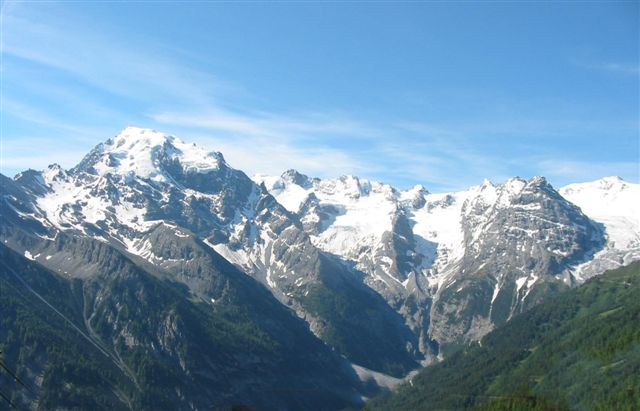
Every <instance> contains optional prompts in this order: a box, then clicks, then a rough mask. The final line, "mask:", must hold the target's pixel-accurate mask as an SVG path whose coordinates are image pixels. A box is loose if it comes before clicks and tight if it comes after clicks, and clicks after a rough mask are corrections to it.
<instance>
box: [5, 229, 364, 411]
mask: <svg viewBox="0 0 640 411" xmlns="http://www.w3.org/2000/svg"><path fill="white" fill-rule="evenodd" d="M60 236H61V237H64V236H65V234H64V233H61V234H60ZM65 249H66V250H69V251H71V250H75V251H76V252H78V253H80V252H82V254H83V256H84V258H82V259H80V258H78V259H76V264H79V265H81V266H84V267H90V266H93V267H94V269H95V274H93V275H91V276H90V277H86V278H84V279H83V280H79V279H73V278H69V276H67V275H64V274H63V275H59V274H57V273H54V272H51V271H49V270H46V269H45V268H44V267H42V266H41V265H40V264H39V263H37V262H34V261H29V260H28V259H27V258H24V257H21V256H19V255H18V254H16V253H15V252H13V251H11V250H10V249H8V248H7V247H5V246H4V245H0V256H1V257H2V258H1V260H0V285H1V286H0V307H2V312H3V321H4V323H3V324H4V326H3V328H2V330H1V331H0V345H1V346H2V348H3V356H2V359H3V363H4V364H6V365H7V366H8V367H10V369H13V370H17V372H18V374H19V377H20V378H21V379H22V380H23V381H25V382H26V386H27V387H29V388H24V387H22V386H20V385H18V384H15V383H14V382H13V381H7V384H3V385H2V387H3V393H4V394H5V395H8V396H9V398H12V399H13V401H14V402H15V403H16V404H19V406H20V407H21V408H22V407H24V409H27V408H28V409H42V408H44V409H58V408H80V409H105V410H110V409H131V410H139V409H148V410H155V409H176V410H193V409H210V408H212V407H213V408H214V409H218V408H219V409H228V408H230V407H231V406H234V405H244V406H251V407H255V408H258V409H274V410H275V409H278V410H283V409H290V410H298V409H310V410H311V409H328V410H330V409H337V408H341V407H344V406H347V405H353V404H357V402H358V394H357V391H356V389H358V387H359V385H358V382H357V380H356V378H355V374H354V373H353V371H352V370H350V368H349V367H348V366H347V364H345V362H344V360H342V359H341V358H339V357H338V356H336V355H335V353H333V352H331V350H329V349H328V347H326V345H324V344H323V343H322V342H321V341H320V340H318V339H317V338H315V337H314V336H313V335H312V334H311V333H309V332H308V330H307V329H306V327H305V326H304V324H303V323H302V321H300V320H299V319H297V318H295V317H294V316H293V315H291V313H290V312H288V310H286V309H285V308H284V307H282V305H281V304H279V303H278V302H277V301H276V300H275V299H274V298H273V297H272V296H271V295H270V294H269V293H268V292H267V291H266V290H265V289H264V288H263V287H260V286H257V284H254V285H253V286H252V284H251V283H252V282H253V283H255V281H253V280H251V279H250V278H248V277H246V276H243V275H242V274H241V273H239V272H237V270H236V269H235V268H234V267H232V266H231V265H230V264H228V263H226V265H225V263H222V264H219V262H216V261H210V264H209V266H210V267H212V269H214V268H215V269H217V270H219V277H220V278H219V280H220V281H222V282H224V286H223V287H222V290H221V293H220V297H219V298H218V299H217V300H213V299H212V300H210V301H197V300H194V299H193V298H192V297H191V296H190V295H189V293H188V292H187V291H186V290H185V289H184V288H182V287H179V286H177V285H176V283H174V282H171V281H167V280H164V281H163V280H161V279H159V278H158V277H157V276H155V275H150V274H149V273H147V272H145V271H144V270H141V269H140V268H139V267H137V266H136V265H134V264H133V263H132V262H131V261H129V260H128V259H127V258H126V257H125V256H124V255H121V254H120V253H119V252H118V251H117V250H115V249H113V248H111V247H110V246H109V245H106V244H103V243H100V242H96V241H95V240H91V239H86V238H85V239H80V240H77V241H71V242H70V243H69V244H67V245H66V246H65ZM2 378H4V374H2ZM310 387H313V388H312V389H310ZM7 390H9V391H7Z"/></svg>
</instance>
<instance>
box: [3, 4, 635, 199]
mask: <svg viewBox="0 0 640 411" xmlns="http://www.w3.org/2000/svg"><path fill="white" fill-rule="evenodd" d="M1 15H2V24H1V27H2V130H1V131H2V147H1V152H2V164H1V167H0V168H1V170H0V171H1V172H2V173H3V174H6V175H13V174H15V173H16V172H18V171H21V170H23V169H26V168H35V169H42V168H44V167H46V166H47V165H48V164H50V163H53V162H57V163H60V164H62V165H63V166H65V167H72V166H73V165H75V164H76V163H77V162H78V161H79V160H80V159H81V158H82V156H83V155H84V154H85V153H86V152H87V151H89V150H90V149H91V148H92V147H93V146H95V145H96V144H98V143H99V142H101V141H104V140H106V139H108V138H110V137H112V136H113V135H115V134H117V132H118V131H119V130H120V129H122V128H123V127H125V126H126V125H130V124H131V125H137V126H141V127H150V128H154V129H157V130H162V131H167V132H169V133H173V134H176V135H178V136H180V137H181V138H182V139H183V140H185V141H193V142H196V143H198V144H201V145H203V146H205V147H207V148H210V149H212V150H217V151H221V152H222V153H223V154H224V155H225V157H226V158H227V161H228V162H229V163H230V164H231V165H232V166H234V167H236V168H240V169H242V170H244V171H245V172H247V173H248V174H250V175H251V174H253V173H258V172H260V173H266V174H280V173H281V172H282V171H284V170H285V169H287V168H296V169H298V170H300V171H301V172H304V173H307V174H309V175H312V176H318V177H335V176H339V175H342V174H356V175H359V176H363V177H367V178H371V179H377V180H382V181H385V182H389V183H392V184H394V185H396V186H398V187H402V188H404V187H408V186H412V185H414V184H417V183H421V184H423V185H425V186H426V187H427V188H428V189H430V190H431V191H444V190H453V189H460V188H464V187H466V186H469V185H473V184H478V183H480V182H481V181H482V180H483V179H484V178H488V179H490V180H492V181H495V182H500V181H503V180H504V179H506V178H509V177H511V176H515V175H519V176H521V177H525V178H528V177H532V176H535V175H544V176H546V177H547V178H548V179H549V180H550V181H551V182H552V183H553V184H555V185H558V186H559V185H563V184H567V183H570V182H579V181H588V180H593V179H596V178H600V177H603V176H608V175H620V176H621V177H623V178H625V179H626V180H629V181H634V182H638V180H639V170H638V163H639V156H640V148H639V139H640V137H639V130H640V121H639V101H638V100H639V92H640V86H639V76H640V65H639V54H638V53H639V52H638V50H639V35H640V34H639V31H640V29H639V23H638V22H639V21H640V11H639V3H638V2H617V3H616V2H602V3H599V2H564V3H561V4H558V3H554V2H530V3H527V2H518V3H515V2H487V3H482V4H477V3H474V2H458V3H454V2H447V3H416V2H408V3H398V2H389V3H385V2H375V3H373V2H372V3H367V2H324V3H321V2H315V3H314V2H281V3H268V4H267V3H260V2H243V3H230V2H218V3H207V2H181V3H178V2H175V3H174V2H133V3H121V2H102V3H98V2H88V1H87V2H71V1H68V2H12V1H5V2H3V3H2V11H1Z"/></svg>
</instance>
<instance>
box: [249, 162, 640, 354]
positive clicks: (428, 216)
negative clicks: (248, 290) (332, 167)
mask: <svg viewBox="0 0 640 411" xmlns="http://www.w3.org/2000/svg"><path fill="white" fill-rule="evenodd" d="M254 179H255V180H256V181H257V182H260V183H261V184H264V185H265V187H266V188H267V189H268V190H269V192H270V193H272V194H273V196H274V197H275V198H276V199H277V200H278V201H279V202H280V203H281V204H283V205H284V206H285V207H287V209H288V210H289V211H291V212H292V213H296V215H297V216H298V217H299V219H300V221H302V222H303V223H304V224H303V228H304V230H305V231H306V232H307V233H308V234H309V236H310V238H311V241H312V242H313V243H314V244H315V245H316V246H317V247H318V248H320V249H322V250H324V251H326V252H329V253H332V254H334V255H337V256H339V257H341V259H342V260H343V262H344V264H346V265H348V266H351V267H353V269H354V270H355V271H357V272H359V273H360V274H361V275H362V276H363V281H364V282H365V283H366V284H367V285H369V286H370V287H371V288H372V289H374V290H376V291H377V292H378V293H379V294H380V295H382V296H383V297H384V298H385V299H386V300H387V301H388V303H389V305H390V306H392V307H393V308H394V309H395V310H396V311H397V312H398V313H400V314H401V315H402V316H403V318H404V319H405V322H406V324H407V325H408V326H409V327H410V328H411V329H412V330H413V332H414V333H415V334H416V335H417V336H418V338H419V346H420V349H421V351H422V352H423V353H425V354H426V356H427V361H429V359H432V358H433V357H434V356H436V355H437V354H438V346H439V345H442V344H444V345H445V346H446V345H449V346H451V345H453V346H456V345H458V344H462V343H465V342H468V341H471V340H476V339H479V338H480V337H482V336H483V335H484V334H486V333H487V332H489V331H490V330H492V329H493V328H494V327H495V326H496V325H499V324H502V323H504V322H505V321H506V320H507V319H509V318H511V317H512V316H513V315H515V314H518V313H520V312H522V311H524V310H526V309H528V308H529V307H531V306H533V305H535V304H537V303H538V302H539V301H540V300H542V299H544V298H546V297H548V296H550V295H552V294H554V293H556V292H558V291H560V290H562V289H564V288H567V287H571V286H575V285H578V284H580V283H581V282H582V281H584V279H585V278H588V275H582V274H581V273H585V272H586V270H587V269H586V268H584V267H599V266H601V265H602V264H603V261H609V257H607V256H611V252H608V253H603V252H602V250H605V249H616V250H620V249H624V250H626V251H623V253H624V255H626V256H628V257H627V259H626V260H625V259H624V258H621V259H619V262H617V263H614V265H615V264H623V263H624V262H625V261H627V262H628V260H629V259H633V257H632V256H633V255H634V254H633V253H634V252H637V250H638V244H637V243H634V242H633V241H630V242H629V241H627V242H626V243H625V244H629V246H628V247H626V248H625V247H618V246H614V245H613V244H615V243H613V242H612V239H613V238H614V237H615V238H618V239H619V238H620V237H621V236H622V237H624V235H622V234H615V231H616V228H615V226H612V225H611V221H610V220H611V219H609V220H606V219H602V218H598V217H597V216H595V215H594V218H595V219H591V218H589V217H588V216H587V215H585V214H584V212H583V211H582V209H580V208H579V207H578V206H576V205H575V204H573V203H571V202H569V201H568V200H567V199H565V198H564V197H563V196H562V195H561V194H560V193H559V192H558V191H556V190H555V189H554V188H553V187H552V186H551V185H550V184H549V183H548V182H547V181H546V180H545V179H544V178H541V177H536V178H533V179H531V180H529V181H525V180H522V179H520V178H513V179H510V180H508V181H506V182H505V183H503V184H497V185H495V184H492V183H490V182H488V181H485V182H484V183H483V184H482V185H480V186H476V187H472V188H470V189H468V190H465V191H461V192H455V193H444V194H431V193H429V192H428V191H427V190H425V189H424V188H423V187H421V186H417V187H414V188H412V189H409V190H405V191H402V190H396V189H394V188H393V187H391V186H388V185H384V184H381V183H377V182H370V181H366V180H361V179H358V178H357V177H342V178H340V179H336V180H319V179H312V178H308V177H306V176H302V175H300V174H299V173H297V172H295V171H288V172H285V173H284V174H283V175H282V176H281V177H267V176H256V177H254ZM629 188H631V189H633V188H634V185H629V184H627V189H629ZM563 192H568V191H567V190H566V189H563ZM592 195H593V194H592ZM596 196H597V195H596ZM633 196H635V197H633ZM618 197H619V196H618ZM618 197H616V199H615V200H611V201H610V202H612V203H624V204H628V203H631V202H633V200H631V197H633V198H640V196H639V195H638V194H637V191H635V192H633V191H632V190H629V194H628V197H624V199H622V198H621V199H620V200H618ZM587 209H588V208H587ZM609 209H611V208H609ZM614 209H615V208H614ZM615 213H616V212H614V214H615ZM617 213H618V214H617V215H622V216H629V215H633V214H632V213H631V211H630V210H628V209H626V208H625V209H623V210H618V211H617ZM620 218H628V217H619V219H620ZM619 219H618V221H619ZM618 226H619V225H618ZM612 230H613V232H614V233H613V237H612V234H610V232H612ZM622 231H624V232H625V233H626V234H625V235H626V237H624V238H628V237H631V238H636V236H637V232H638V228H637V226H635V225H633V224H630V225H627V226H626V227H625V228H624V229H622ZM634 233H636V234H634ZM618 241H620V240H618ZM632 250H635V251H632ZM618 252H619V251H618ZM607 268H611V267H609V266H607ZM591 270H592V271H591V272H593V273H594V272H596V270H594V269H591Z"/></svg>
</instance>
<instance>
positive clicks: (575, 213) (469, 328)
mask: <svg viewBox="0 0 640 411" xmlns="http://www.w3.org/2000/svg"><path fill="white" fill-rule="evenodd" d="M462 216H463V219H462V228H463V233H464V250H465V251H464V257H463V258H462V260H461V264H460V266H459V269H458V271H457V272H456V273H455V274H453V275H452V276H451V277H449V279H448V280H447V282H446V283H445V284H444V286H443V287H442V288H441V289H440V290H439V292H438V295H437V298H436V300H437V301H436V303H434V308H433V310H432V317H431V330H432V333H433V334H432V335H433V337H434V338H435V339H436V340H438V341H440V342H463V341H468V340H474V339H478V338H480V337H482V336H483V335H484V334H486V333H487V332H488V331H490V330H491V329H492V328H493V327H495V326H496V325H499V324H502V323H504V322H506V320H508V319H509V318H511V317H512V316H513V315H514V314H517V313H520V312H522V311H524V310H525V309H527V308H529V307H531V306H533V305H535V304H537V303H538V302H539V301H540V300H541V299H542V298H546V297H547V296H549V295H550V294H552V293H553V292H555V291H557V290H558V289H561V288H563V286H564V285H566V286H571V285H574V284H575V282H576V279H575V278H574V277H573V276H572V275H571V273H570V272H569V269H570V267H572V266H574V265H576V264H579V263H581V262H584V261H586V260H587V259H589V258H590V257H592V254H593V252H595V250H598V249H599V248H601V247H602V246H603V244H604V238H603V229H602V227H601V226H600V225H598V224H596V223H594V222H592V221H591V220H589V219H588V218H587V217H586V216H585V215H584V214H582V212H581V211H580V209H579V208H578V207H576V206H575V205H573V204H571V203H569V202H568V201H566V200H565V199H564V198H562V197H561V196H560V195H559V194H558V193H557V192H556V191H555V190H554V189H553V187H551V186H550V185H549V184H548V183H547V182H546V180H544V179H543V178H534V179H531V180H529V181H524V180H521V179H517V178H516V179H511V180H509V181H507V182H506V183H504V184H502V185H498V186H494V185H492V184H490V183H485V184H483V185H482V186H481V187H480V188H479V190H478V191H477V192H476V194H475V195H474V196H472V197H470V198H468V199H467V200H466V202H465V204H464V205H463V207H462Z"/></svg>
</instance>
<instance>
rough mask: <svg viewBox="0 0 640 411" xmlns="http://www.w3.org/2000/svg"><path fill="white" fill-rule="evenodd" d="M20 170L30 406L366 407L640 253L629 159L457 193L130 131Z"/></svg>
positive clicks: (13, 330) (12, 248) (6, 190)
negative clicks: (69, 158)
mask: <svg viewBox="0 0 640 411" xmlns="http://www.w3.org/2000/svg"><path fill="white" fill-rule="evenodd" d="M0 179H1V181H0V196H1V198H2V201H1V202H0V222H1V223H0V241H1V243H2V248H1V249H0V251H1V252H2V254H3V258H2V266H1V267H0V274H1V275H2V277H1V280H2V281H3V283H4V284H5V285H6V287H3V289H2V291H1V294H0V302H1V303H2V304H3V313H4V312H7V313H11V315H7V316H6V318H3V325H4V327H3V329H2V330H0V349H2V352H3V354H2V355H3V358H4V362H5V363H6V364H7V366H9V367H14V369H17V370H19V374H20V375H21V378H22V379H24V380H25V381H26V385H31V386H33V387H47V390H45V391H46V392H49V393H52V394H51V395H50V396H47V397H46V398H43V397H38V396H36V395H33V394H29V393H30V392H32V391H33V390H31V391H29V390H26V389H25V390H22V391H21V390H18V389H16V390H15V391H13V397H12V401H14V402H16V403H19V404H21V405H22V406H27V407H36V406H37V405H38V404H40V405H42V404H45V405H44V407H45V408H47V407H50V408H55V407H56V406H59V407H72V406H73V404H80V405H79V406H80V407H81V408H82V407H84V408H86V407H90V408H95V409H99V408H101V409H116V408H120V409H157V404H164V408H171V409H203V408H211V407H215V406H218V405H216V404H220V407H224V406H226V405H228V404H246V405H248V406H251V407H258V408H259V409H292V410H293V409H339V408H341V407H347V406H357V405H358V404H360V403H361V402H362V400H363V398H364V397H367V396H370V395H372V394H373V393H374V392H375V391H376V389H377V388H376V387H378V386H383V385H385V384H386V382H389V381H396V380H395V379H394V378H392V377H395V378H400V377H404V376H405V375H407V374H408V373H409V372H411V371H412V370H415V369H417V368H418V367H420V366H421V365H427V364H430V363H433V362H437V361H439V360H441V359H443V358H447V357H448V356H449V355H450V354H452V353H453V352H455V351H457V350H458V349H459V348H460V347H462V346H466V345H468V344H469V343H471V342H474V341H479V340H480V339H481V338H482V337H483V336H485V335H486V334H488V333H489V332H491V331H492V330H493V329H495V328H496V327H498V326H500V325H502V324H504V323H506V322H507V321H508V320H510V319H511V318H513V317H514V316H516V315H518V314H520V313H522V312H524V311H527V310H529V309H531V308H532V307H534V306H535V305H537V304H539V303H540V302H542V301H544V300H547V299H549V298H551V297H552V296H553V295H555V294H557V293H559V292H561V291H564V290H567V289H569V288H571V287H575V286H579V285H581V284H582V283H584V282H585V281H586V280H588V279H589V278H591V277H593V276H595V275H598V274H601V273H602V272H603V271H605V270H606V269H612V268H617V267H621V266H623V265H626V264H628V263H630V262H632V261H634V260H638V259H640V222H639V218H638V212H637V210H636V204H639V203H640V185H638V184H633V183H628V182H625V181H623V180H621V179H619V178H617V177H607V178H603V179H601V180H597V181H594V182H590V183H582V184H572V185H569V186H566V187H561V188H559V189H556V188H554V187H553V186H552V185H551V184H549V182H548V181H546V180H545V179H544V178H543V177H534V178H532V179H530V180H524V179H521V178H518V177H515V178H512V179H509V180H507V181H506V182H504V183H501V184H493V183H491V182H489V181H485V182H483V183H482V184H481V185H478V186H474V187H471V188H469V189H467V190H464V191H459V192H452V193H437V194H434V193H430V192H429V191H428V190H427V189H425V188H424V187H422V186H416V187H413V188H411V189H407V190H400V189H396V188H394V187H392V186H390V185H387V184H383V183H379V182H375V181H368V180H365V179H360V178H358V177H355V176H343V177H340V178H337V179H324V180H323V179H317V178H310V177H308V176H305V175H303V174H300V173H298V172H297V171H295V170H289V171H286V172H285V173H283V174H282V175H281V176H279V177H276V176H264V175H256V176H253V177H252V178H250V177H248V176H247V175H246V174H245V173H243V172H242V171H240V170H236V169H234V168H232V167H231V166H230V165H229V164H227V162H226V161H225V159H224V157H223V155H222V154H221V153H217V152H207V151H206V150H203V149H201V148H200V147H198V146H196V145H194V144H188V143H185V142H183V141H181V140H180V139H179V138H177V137H175V136H171V135H167V134H164V133H160V132H156V131H153V130H150V129H141V128H136V127H128V128H126V129H124V130H123V131H122V132H121V133H119V134H118V135H117V136H115V137H114V138H112V139H110V140H107V141H106V142H104V143H102V144H99V145H98V146H96V147H95V148H94V149H93V150H92V151H91V152H90V153H88V154H87V155H86V156H85V158H84V159H83V160H82V161H81V162H80V163H79V164H78V165H77V166H75V167H73V168H72V169H69V170H65V169H63V168H61V167H60V166H57V165H52V166H49V167H48V168H47V169H45V170H43V171H34V170H27V171H25V172H22V173H20V174H18V175H17V176H15V177H14V178H8V177H5V176H1V175H0ZM25 321H26V322H25ZM21 324H31V325H32V326H33V327H32V328H35V329H38V330H42V331H41V332H38V333H37V335H34V332H33V331H32V330H30V329H29V328H27V327H25V326H23V325H21ZM51 347H54V349H52V348H51ZM58 347H61V348H58ZM73 347H76V348H73ZM74 350H77V352H79V353H81V354H79V356H78V357H77V358H75V360H77V361H71V362H72V363H73V364H74V365H73V366H70V365H65V364H69V361H70V358H73V355H72V354H71V352H75V351H74ZM85 372H88V373H90V374H91V375H94V376H95V377H94V380H91V381H92V382H91V381H87V380H83V379H82V378H80V377H79V376H80V375H84V374H83V373H85ZM62 380H64V381H67V380H68V382H67V383H65V384H62V385H60V381H62ZM98 381H99V382H100V383H97V382H98ZM385 381H386V382H385ZM0 382H2V380H0ZM90 382H91V383H90ZM56 384H58V385H56ZM56 392H57V394H54V393H56ZM65 393H66V394H65ZM73 398H76V401H77V403H71V405H70V404H67V403H64V401H71V399H73ZM225 404H226V405H225ZM161 408H163V407H161Z"/></svg>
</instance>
